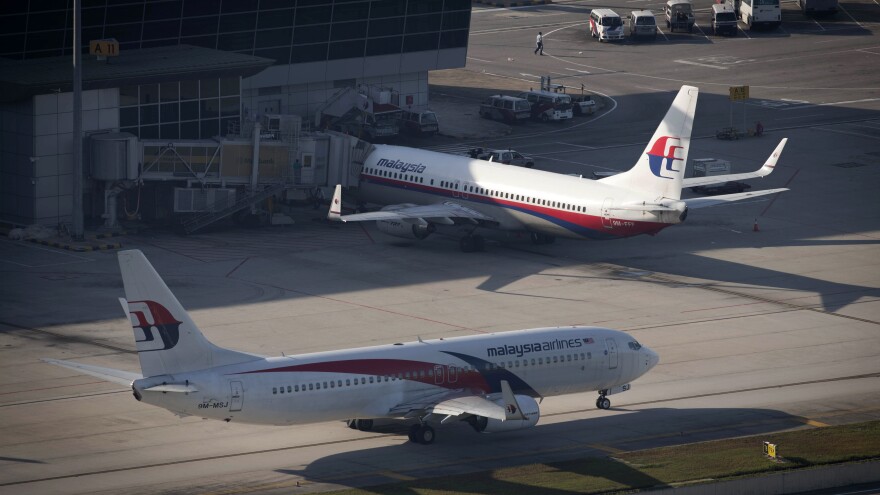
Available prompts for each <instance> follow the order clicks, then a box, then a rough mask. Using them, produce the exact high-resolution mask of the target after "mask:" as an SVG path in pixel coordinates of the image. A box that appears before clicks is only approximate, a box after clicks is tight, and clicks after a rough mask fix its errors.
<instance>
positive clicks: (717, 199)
mask: <svg viewBox="0 0 880 495" xmlns="http://www.w3.org/2000/svg"><path fill="white" fill-rule="evenodd" d="M783 191H788V188H785V187H783V188H779V189H766V190H764V191H752V192H742V193H736V194H724V195H722V196H709V197H706V198H691V199H683V200H682V201H684V202H685V203H686V204H687V205H688V208H708V207H709V206H721V205H726V204H729V203H732V202H734V201H740V200H743V199H748V198H757V197H758V196H766V195H767V194H774V193H780V192H783Z"/></svg>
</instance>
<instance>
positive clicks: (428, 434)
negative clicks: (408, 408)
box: [418, 425, 434, 445]
mask: <svg viewBox="0 0 880 495" xmlns="http://www.w3.org/2000/svg"><path fill="white" fill-rule="evenodd" d="M418 439H419V443H420V444H422V445H430V444H432V443H434V428H431V427H430V426H428V425H424V426H422V427H421V428H419V432H418Z"/></svg>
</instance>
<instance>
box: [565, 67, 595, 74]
mask: <svg viewBox="0 0 880 495" xmlns="http://www.w3.org/2000/svg"><path fill="white" fill-rule="evenodd" d="M565 70H570V71H572V72H580V73H581V74H592V72H590V71H588V70H580V69H572V68H571V67H566V68H565Z"/></svg>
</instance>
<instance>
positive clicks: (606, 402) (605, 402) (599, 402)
mask: <svg viewBox="0 0 880 495" xmlns="http://www.w3.org/2000/svg"><path fill="white" fill-rule="evenodd" d="M596 407H598V408H599V409H611V399H609V398H608V397H599V398H598V399H596Z"/></svg>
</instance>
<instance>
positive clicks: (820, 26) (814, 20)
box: [813, 19, 825, 31]
mask: <svg viewBox="0 0 880 495" xmlns="http://www.w3.org/2000/svg"><path fill="white" fill-rule="evenodd" d="M813 22H815V23H816V25H817V26H819V29H821V30H822V31H825V28H823V27H822V25H821V24H819V21H817V20H816V19H813Z"/></svg>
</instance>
